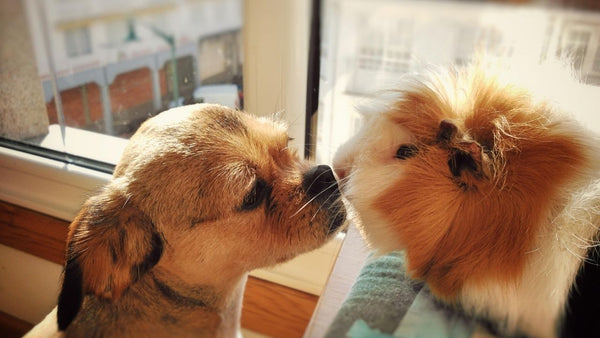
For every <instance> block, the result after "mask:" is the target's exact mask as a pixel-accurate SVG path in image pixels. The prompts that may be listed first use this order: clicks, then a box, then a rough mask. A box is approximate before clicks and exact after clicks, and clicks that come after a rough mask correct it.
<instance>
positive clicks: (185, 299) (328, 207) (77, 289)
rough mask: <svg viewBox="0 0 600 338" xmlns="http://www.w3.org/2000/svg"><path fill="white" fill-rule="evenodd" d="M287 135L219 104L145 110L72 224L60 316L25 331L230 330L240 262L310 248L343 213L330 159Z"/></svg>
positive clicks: (237, 305) (245, 266) (235, 321)
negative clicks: (295, 146) (317, 162)
mask: <svg viewBox="0 0 600 338" xmlns="http://www.w3.org/2000/svg"><path fill="white" fill-rule="evenodd" d="M288 140H289V139H288V135H287V132H286V129H285V126H284V125H283V124H281V123H279V122H276V121H273V120H271V119H268V118H255V117H253V116H251V115H249V114H246V113H243V112H239V111H234V110H232V109H229V108H226V107H222V106H218V105H208V104H199V105H191V106H184V107H179V108H174V109H171V110H169V111H167V112H164V113H161V114H159V115H158V116H156V117H153V118H151V119H149V120H148V121H146V122H145V123H144V124H143V125H142V126H141V127H140V129H139V130H138V131H137V132H136V134H135V135H134V136H133V137H132V138H131V140H130V142H129V143H128V146H127V148H126V150H125V152H124V154H123V157H122V159H121V161H120V162H119V164H118V165H117V167H116V169H115V172H114V175H113V179H112V180H111V182H110V183H108V184H107V185H106V187H105V188H104V189H103V190H102V191H101V192H100V193H98V194H97V195H96V196H93V197H91V198H90V199H89V200H88V201H87V202H86V203H85V205H84V206H83V208H82V210H81V212H80V214H79V215H78V216H77V218H76V219H75V220H74V221H73V223H72V224H71V226H70V231H69V235H68V244H67V257H66V268H65V273H64V281H63V286H62V291H61V295H60V297H59V302H58V316H57V311H56V309H55V310H54V311H53V312H52V313H51V314H50V315H49V316H48V317H47V318H46V320H44V321H43V322H42V323H40V324H39V325H38V326H37V327H35V328H34V329H33V331H31V332H30V333H29V336H30V337H34V336H41V337H47V336H51V335H54V336H63V335H64V336H67V337H72V336H84V337H92V336H105V337H111V336H119V337H134V336H139V337H148V336H160V337H170V336H172V337H187V336H191V337H234V336H236V335H238V334H239V331H240V315H241V306H242V296H243V292H244V286H245V282H246V278H247V275H248V272H249V271H251V270H253V269H256V268H260V267H266V266H271V265H274V264H278V263H280V262H284V261H286V260H289V259H291V258H293V257H294V256H296V255H298V254H301V253H304V252H307V251H309V250H312V249H316V248H317V247H319V246H321V245H322V244H324V243H325V242H326V241H327V240H328V239H330V238H332V237H333V236H334V235H335V232H336V230H337V229H338V228H339V226H340V225H341V223H342V222H343V221H344V219H345V211H344V209H343V205H342V204H341V202H340V198H339V190H338V188H337V183H336V182H335V178H334V176H333V172H332V171H331V168H329V167H326V166H318V167H313V166H311V165H310V164H309V163H308V162H307V161H305V160H303V159H301V158H299V157H298V156H297V155H296V153H295V152H294V151H293V150H292V149H289V148H288ZM315 168H316V169H315ZM57 317H58V326H57ZM59 329H60V330H61V331H59Z"/></svg>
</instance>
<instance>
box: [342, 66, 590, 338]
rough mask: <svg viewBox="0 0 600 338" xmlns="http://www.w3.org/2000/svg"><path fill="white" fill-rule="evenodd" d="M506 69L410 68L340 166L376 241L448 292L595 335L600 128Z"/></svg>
mask: <svg viewBox="0 0 600 338" xmlns="http://www.w3.org/2000/svg"><path fill="white" fill-rule="evenodd" d="M541 69H542V70H543V69H544V68H541ZM508 74H512V73H511V72H509V71H507V72H506V73H505V72H503V70H502V68H501V67H500V68H496V67H488V66H485V65H483V62H482V63H478V64H475V65H472V66H469V67H465V68H461V69H450V70H443V71H440V70H437V71H431V72H430V73H428V74H427V75H420V76H416V77H414V78H411V79H410V80H407V81H406V82H407V83H406V87H405V88H403V89H401V90H398V91H396V92H395V94H394V95H392V96H394V97H393V98H392V99H389V98H388V100H387V104H380V105H379V106H377V107H375V108H373V107H371V108H370V110H371V112H366V113H365V123H364V126H363V128H362V130H361V131H360V132H359V133H358V134H357V135H356V136H355V137H354V138H353V139H351V140H350V141H348V142H347V143H346V144H345V145H343V146H342V147H341V148H340V150H339V151H338V153H337V154H336V158H335V160H334V166H335V167H336V168H335V170H336V171H337V173H338V175H339V176H340V177H342V178H343V180H344V181H345V187H344V193H345V196H346V197H347V199H348V200H349V202H350V203H351V204H352V205H353V206H354V207H355V209H356V211H357V212H358V214H359V216H360V219H361V224H362V225H361V227H362V228H361V231H362V232H363V234H364V235H365V236H366V238H367V240H368V242H369V243H370V245H371V246H372V247H374V248H375V249H377V250H378V251H379V252H382V253H385V252H388V251H391V250H404V251H405V254H406V259H407V263H406V270H407V272H408V273H409V275H410V276H411V277H413V278H415V279H419V280H423V281H425V282H426V283H427V284H428V285H429V287H430V289H431V290H432V292H433V294H434V295H435V296H436V297H437V298H438V299H440V300H441V301H443V302H446V303H448V304H450V305H452V306H455V307H456V308H458V309H460V311H463V312H464V313H466V314H468V315H472V316H474V318H480V319H482V320H483V321H485V322H486V324H490V323H492V327H493V330H492V331H494V332H495V333H497V334H500V335H525V336H533V337H555V336H578V335H579V334H585V333H588V334H589V330H590V328H593V327H600V268H599V266H598V264H599V263H600V259H599V257H600V255H599V254H598V251H597V250H596V247H597V246H598V235H599V228H598V226H600V171H599V170H598V169H599V168H600V165H599V162H600V161H599V158H600V152H599V145H600V139H599V137H598V135H597V134H595V133H593V132H592V131H590V130H588V129H587V128H586V127H584V126H583V125H582V124H581V123H579V122H578V121H577V120H576V119H575V118H574V117H572V115H571V114H570V113H571V112H568V111H565V109H564V108H561V106H560V103H559V102H555V101H556V100H554V99H553V98H551V99H547V98H543V97H541V96H539V95H538V94H539V93H540V92H538V91H535V90H533V89H531V88H529V87H526V86H523V85H521V84H520V83H521V82H527V81H516V82H511V81H512V80H511V79H513V80H514V79H518V76H517V77H511V76H509V75H508ZM521 74H522V75H523V76H526V74H523V73H521ZM517 75H518V73H517ZM542 75H544V77H543V78H540V79H537V80H538V82H539V81H542V82H544V81H547V79H548V78H551V77H549V76H548V75H549V74H547V73H542ZM561 78H562V77H561ZM535 82H536V78H534V81H531V83H535ZM546 84H550V85H551V87H552V86H554V87H555V88H554V89H557V92H560V91H561V90H562V88H563V86H566V83H565V82H562V81H557V82H550V83H546ZM565 88H566V87H565ZM598 104H599V105H600V101H599V102H598ZM597 332H599V333H597V334H600V329H599V330H598V331H597Z"/></svg>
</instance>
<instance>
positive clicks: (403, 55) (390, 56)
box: [312, 0, 600, 163]
mask: <svg viewBox="0 0 600 338" xmlns="http://www.w3.org/2000/svg"><path fill="white" fill-rule="evenodd" d="M517 2H518V4H515V3H517ZM528 4H529V5H528ZM544 4H546V5H552V6H544ZM564 4H568V5H570V6H571V8H565V7H561V6H560V5H564ZM534 5H535V6H534ZM573 6H575V7H576V8H573ZM577 6H579V7H577ZM585 6H587V8H586V7H585ZM589 7H592V8H589ZM599 9H600V3H597V2H589V1H565V2H563V1H559V0H555V1H416V0H405V1H389V0H373V1H361V0H325V1H323V8H322V11H323V18H322V21H323V24H322V33H321V37H322V40H321V78H320V79H321V81H320V85H319V86H320V95H319V112H318V118H317V119H318V122H317V132H316V137H315V139H314V140H312V142H314V143H316V144H317V153H316V158H317V161H318V162H324V163H331V160H332V157H333V154H334V153H335V151H336V149H337V148H338V147H339V146H340V144H342V143H343V142H344V141H345V140H347V139H348V138H349V137H350V136H351V135H352V134H354V133H355V132H356V131H357V128H358V127H359V126H360V123H361V122H360V121H361V119H360V116H359V114H358V112H357V107H358V106H361V105H364V104H365V103H366V102H369V101H368V100H369V99H370V98H373V97H375V96H378V95H380V94H382V92H383V91H386V90H390V89H395V88H396V84H397V83H398V82H400V80H401V77H402V76H403V75H404V74H406V73H409V72H410V73H414V72H419V71H422V70H424V69H426V68H427V67H430V66H431V65H432V64H433V65H441V66H452V65H463V64H466V63H469V62H470V60H472V57H473V56H474V55H475V54H476V53H485V54H488V55H492V56H494V57H498V58H502V59H505V60H507V61H510V62H513V61H514V62H519V64H532V65H533V64H537V63H540V62H541V61H544V60H546V59H548V58H549V57H554V56H562V57H565V56H566V57H570V58H571V59H572V60H573V63H574V69H575V73H577V74H580V76H581V78H582V79H583V81H584V83H586V85H585V86H583V87H584V88H583V90H582V91H581V98H582V99H586V100H588V101H589V102H590V105H589V106H590V107H593V106H594V104H593V102H594V100H597V99H595V98H597V97H600V87H597V86H599V85H600V71H599V69H600V56H599V55H600V14H599V12H598V11H597V10H599Z"/></svg>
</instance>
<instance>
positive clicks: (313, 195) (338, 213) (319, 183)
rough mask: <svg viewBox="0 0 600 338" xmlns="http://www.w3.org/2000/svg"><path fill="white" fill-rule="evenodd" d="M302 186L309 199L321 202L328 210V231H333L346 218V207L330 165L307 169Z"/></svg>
mask: <svg viewBox="0 0 600 338" xmlns="http://www.w3.org/2000/svg"><path fill="white" fill-rule="evenodd" d="M302 187H303V188H304V191H305V192H306V195H307V197H308V199H309V200H312V201H314V202H317V203H319V204H321V205H322V206H323V208H324V209H326V210H327V211H328V213H329V219H330V222H329V223H330V224H329V233H333V232H335V231H336V230H337V229H338V228H339V227H340V226H341V225H342V224H343V223H344V221H345V220H346V209H345V208H344V204H343V203H342V199H341V194H340V189H339V186H338V183H337V180H336V179H335V176H334V175H333V170H332V169H331V167H329V166H327V165H318V166H316V167H313V168H311V169H310V170H308V171H307V172H306V173H304V175H303V177H302Z"/></svg>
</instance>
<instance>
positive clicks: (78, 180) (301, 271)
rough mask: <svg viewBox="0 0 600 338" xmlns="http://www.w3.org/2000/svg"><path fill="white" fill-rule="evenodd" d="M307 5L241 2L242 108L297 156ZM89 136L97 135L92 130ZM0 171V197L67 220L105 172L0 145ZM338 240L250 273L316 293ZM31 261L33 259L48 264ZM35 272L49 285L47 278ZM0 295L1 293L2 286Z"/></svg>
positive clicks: (277, 0)
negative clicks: (284, 127) (274, 130)
mask: <svg viewBox="0 0 600 338" xmlns="http://www.w3.org/2000/svg"><path fill="white" fill-rule="evenodd" d="M310 6H311V3H310V1H294V0H285V1H281V0H244V23H243V25H244V27H243V34H244V38H243V40H244V98H245V110H246V111H248V112H250V113H253V114H256V115H271V114H273V113H275V112H277V113H278V115H279V118H281V119H284V120H286V121H288V123H289V133H290V136H291V137H292V138H293V141H291V146H293V147H295V148H296V149H297V150H298V153H299V155H300V156H304V132H305V131H304V128H305V105H306V80H307V65H308V42H309V28H310V8H311V7H310ZM95 137H102V136H98V134H96V136H95ZM77 142H92V141H89V140H87V141H86V140H81V141H79V140H78V141H77ZM94 142H95V141H94ZM88 144H90V143H88ZM92 144H93V143H92ZM92 148H93V147H92ZM121 150H122V149H121ZM0 177H2V180H0V199H1V200H4V201H6V202H9V203H12V204H16V205H19V206H22V207H25V208H29V209H32V210H35V211H38V212H41V213H44V214H47V215H50V216H54V217H57V218H60V219H63V220H66V221H71V220H72V219H73V218H74V217H75V215H76V214H77V212H78V211H79V209H80V207H81V205H82V204H83V202H84V201H85V200H86V199H87V198H88V197H89V196H91V195H93V194H94V193H95V192H97V191H98V189H99V188H100V187H101V186H102V185H104V184H106V183H107V182H108V181H109V180H110V178H111V175H109V174H106V173H102V172H98V171H94V170H91V169H86V168H82V167H79V166H77V165H74V164H66V163H63V162H60V161H55V160H50V159H47V158H43V157H40V156H36V155H31V154H28V153H24V152H20V151H16V150H11V149H7V148H3V147H0ZM342 239H343V236H342V235H339V236H338V237H336V239H335V240H333V241H331V242H330V243H328V244H327V245H325V246H324V247H322V248H320V249H318V250H315V251H313V252H310V253H307V254H304V255H302V256H300V257H298V258H296V259H294V260H292V261H290V262H288V263H285V264H282V265H279V266H277V267H275V268H270V269H260V270H257V271H254V272H252V275H253V276H256V277H259V278H262V279H266V280H269V281H272V282H275V283H278V284H281V285H285V286H288V287H291V288H294V289H297V290H301V291H304V292H308V293H311V294H314V295H320V293H321V292H322V290H323V287H324V285H325V283H326V282H327V278H328V276H329V272H330V270H331V268H332V267H333V264H334V262H335V259H336V257H337V253H338V250H339V248H340V246H341V242H342ZM21 254H22V255H25V256H27V255H28V254H25V253H21ZM39 261H41V262H42V263H38V264H41V265H48V264H54V265H56V264H55V263H50V262H47V261H43V260H39ZM8 269H9V270H10V269H11V268H10V267H8ZM21 270H22V267H21V268H20V270H19V271H21ZM28 270H37V271H45V270H44V269H43V268H42V267H41V266H39V267H35V266H31V267H28ZM11 273H12V272H11ZM39 277H40V278H39V279H40V280H42V279H44V278H46V279H45V281H46V282H47V284H50V285H51V284H52V283H51V282H52V281H47V276H39ZM23 279H24V280H23V281H22V282H23V283H28V282H27V280H35V279H36V278H31V275H30V274H25V275H24V277H23ZM14 287H15V285H12V286H11V289H10V290H7V291H8V293H11V294H20V292H21V291H19V290H15V289H14ZM16 287H19V286H16ZM26 289H27V288H24V290H26ZM48 289H49V291H48V292H56V290H54V289H55V286H54V285H51V286H50V287H49V288H48ZM0 293H1V294H0V298H2V297H4V296H5V295H4V293H7V292H0ZM2 299H4V298H2ZM49 299H55V298H53V297H50V298H49ZM46 306H48V305H46ZM32 308H35V306H32ZM0 311H4V312H7V313H11V314H13V315H17V316H18V317H20V318H25V319H28V320H30V321H32V322H35V321H38V320H41V318H38V317H39V313H43V311H42V312H40V311H39V309H37V312H36V310H35V309H31V310H28V309H25V310H23V311H25V313H22V312H20V311H21V310H15V309H11V308H5V307H4V306H3V307H1V308H0ZM16 312H18V313H16Z"/></svg>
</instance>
